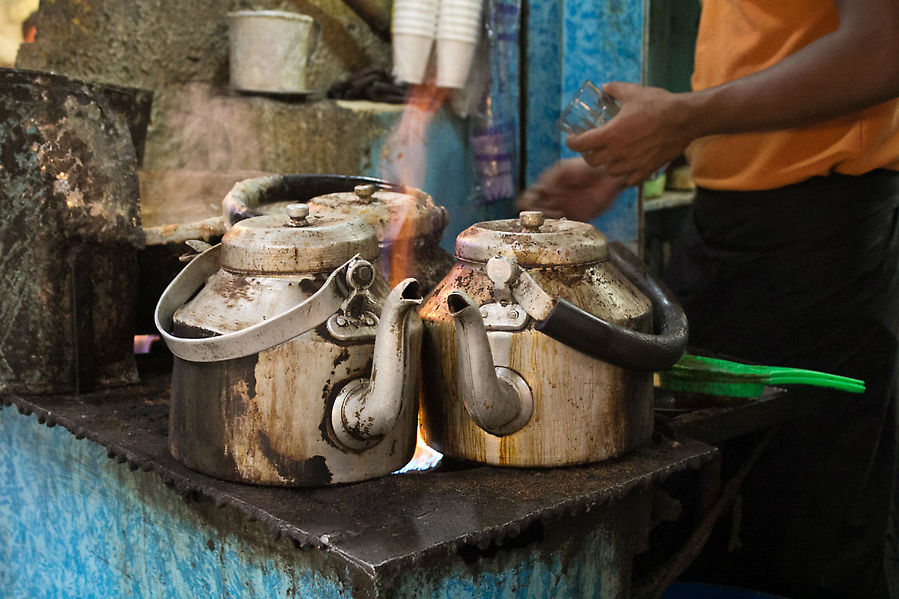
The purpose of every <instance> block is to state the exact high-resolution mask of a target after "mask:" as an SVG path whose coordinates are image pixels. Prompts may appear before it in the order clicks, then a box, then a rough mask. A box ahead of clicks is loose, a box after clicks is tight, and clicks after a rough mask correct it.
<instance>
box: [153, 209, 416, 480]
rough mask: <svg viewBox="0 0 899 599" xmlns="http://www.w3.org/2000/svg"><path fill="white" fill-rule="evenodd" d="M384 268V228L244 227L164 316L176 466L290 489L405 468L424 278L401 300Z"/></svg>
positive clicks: (350, 223) (203, 263)
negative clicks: (380, 265)
mask: <svg viewBox="0 0 899 599" xmlns="http://www.w3.org/2000/svg"><path fill="white" fill-rule="evenodd" d="M378 258H379V249H378V240H377V238H376V236H375V232H374V231H373V230H372V228H371V227H369V226H368V225H366V224H364V223H362V222H361V221H358V220H353V219H346V218H336V217H333V216H316V215H310V214H309V208H308V206H306V205H304V204H296V205H292V206H289V207H287V214H278V215H268V216H259V217H255V218H250V219H247V220H244V221H241V222H240V223H237V224H236V225H235V226H234V227H232V228H231V230H230V231H228V233H227V234H226V235H225V236H224V238H223V240H222V243H221V245H219V246H215V247H214V248H212V249H209V250H207V251H205V252H204V253H202V254H200V255H199V256H198V257H196V258H194V259H193V261H191V262H190V263H189V264H188V265H187V266H186V267H185V268H184V270H183V271H182V272H181V273H180V274H179V275H178V276H177V277H176V278H175V280H174V281H173V282H172V283H171V284H170V285H169V287H168V288H167V289H166V291H165V292H164V293H163V295H162V297H161V298H160V301H159V304H158V305H157V308H156V324H157V327H158V328H159V330H160V333H161V334H162V336H163V338H164V340H165V342H166V344H167V345H168V347H169V348H170V349H171V351H172V353H174V354H175V363H174V368H173V372H172V396H171V407H170V419H169V449H170V451H171V453H172V455H173V456H174V457H175V458H176V459H178V460H179V461H181V462H182V463H183V464H185V465H186V466H188V467H189V468H192V469H195V470H198V471H200V472H204V473H206V474H209V475H211V476H215V477H218V478H223V479H227V480H233V481H238V482H248V483H255V484H264V485H282V486H313V485H328V484H335V483H345V482H352V481H359V480H365V479H368V478H373V477H376V476H380V475H383V474H388V473H390V472H393V471H395V470H397V469H399V468H401V467H402V466H403V465H405V464H406V463H407V462H408V460H409V459H410V458H411V456H412V453H413V451H414V449H415V441H416V428H417V415H418V402H417V398H418V378H419V352H420V344H421V334H422V327H421V321H420V320H419V318H418V316H417V314H416V313H415V310H414V308H417V307H418V305H419V304H420V303H421V296H420V295H419V290H418V283H417V282H416V281H415V280H414V279H406V280H404V281H402V282H400V283H399V284H398V285H397V286H396V287H394V288H393V289H392V290H391V289H390V288H389V287H388V285H387V283H386V282H385V281H384V279H383V278H382V277H381V276H380V275H379V274H378V272H377V268H376V266H375V262H376V260H377V259H378ZM198 289H199V291H198Z"/></svg>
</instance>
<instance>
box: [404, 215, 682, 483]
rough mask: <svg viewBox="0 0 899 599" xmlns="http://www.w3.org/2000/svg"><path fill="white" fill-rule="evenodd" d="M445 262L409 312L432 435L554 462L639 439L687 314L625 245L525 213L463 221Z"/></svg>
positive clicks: (455, 446)
mask: <svg viewBox="0 0 899 599" xmlns="http://www.w3.org/2000/svg"><path fill="white" fill-rule="evenodd" d="M456 258H457V259H458V262H457V263H456V265H455V266H454V267H453V269H452V270H451V271H450V273H449V274H448V275H447V276H446V278H445V279H444V280H443V281H442V282H441V283H440V284H438V286H437V287H436V288H435V289H434V291H433V292H432V293H431V294H430V295H429V296H428V297H427V298H426V299H425V302H424V303H423V304H422V307H421V309H420V310H419V313H420V315H421V317H422V321H423V323H424V326H425V340H424V343H423V345H424V347H423V387H422V422H423V425H424V426H423V435H424V438H425V440H426V442H427V443H428V444H429V445H431V446H433V447H434V448H435V449H437V450H439V451H441V452H443V453H445V454H447V455H450V456H453V457H457V458H463V459H468V460H474V461H479V462H486V463H488V464H494V465H506V466H561V465H567V464H580V463H587V462H594V461H599V460H603V459H606V458H609V457H613V456H616V455H620V454H623V453H625V452H627V451H629V450H631V449H633V448H635V447H637V446H639V445H641V444H642V443H644V442H646V441H647V440H648V439H649V437H650V436H651V434H652V393H653V391H652V378H653V371H655V370H661V369H664V368H667V367H668V366H670V365H671V364H673V363H674V362H676V361H677V359H678V358H679V357H680V355H681V354H682V353H683V351H684V348H685V346H686V342H687V323H686V317H685V316H684V313H683V311H682V310H681V309H680V307H679V306H678V305H677V304H676V303H675V302H674V301H672V300H671V298H670V297H668V295H667V292H666V291H665V290H664V288H663V286H662V285H661V284H659V283H658V282H656V281H655V280H653V279H652V278H651V277H649V276H648V275H647V273H646V271H645V268H642V264H640V263H639V260H637V259H636V257H634V256H633V254H630V252H628V251H627V250H626V249H625V248H624V247H623V246H620V245H617V244H610V243H608V241H607V240H606V238H605V236H604V235H603V234H602V233H600V232H599V231H597V230H596V229H595V228H594V227H592V226H591V225H589V224H586V223H580V222H575V221H568V220H565V219H561V220H544V217H543V214H542V213H540V212H523V213H521V215H520V218H519V219H508V220H499V221H489V222H482V223H478V224H475V225H473V226H471V227H469V228H468V229H466V230H465V231H463V232H462V233H461V234H460V235H459V236H458V238H457V240H456ZM654 329H655V330H654Z"/></svg>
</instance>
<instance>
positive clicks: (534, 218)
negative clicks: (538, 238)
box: [518, 210, 546, 233]
mask: <svg viewBox="0 0 899 599" xmlns="http://www.w3.org/2000/svg"><path fill="white" fill-rule="evenodd" d="M545 221H546V219H545V218H544V216H543V213H542V212H541V211H539V210H525V211H523V212H521V213H519V215H518V222H519V223H521V226H522V227H524V228H525V229H526V230H527V232H528V233H536V232H538V231H539V230H540V227H542V226H543V223H544V222H545Z"/></svg>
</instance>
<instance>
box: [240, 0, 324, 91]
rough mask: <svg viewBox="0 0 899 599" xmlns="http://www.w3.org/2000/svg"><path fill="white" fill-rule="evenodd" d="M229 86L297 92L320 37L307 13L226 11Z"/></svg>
mask: <svg viewBox="0 0 899 599" xmlns="http://www.w3.org/2000/svg"><path fill="white" fill-rule="evenodd" d="M228 17H229V19H230V30H229V40H230V48H231V49H230V54H229V56H228V58H229V62H230V70H231V87H233V88H235V89H238V90H241V91H252V92H267V93H276V94H301V93H306V92H308V91H309V90H308V89H307V86H306V66H307V64H308V63H309V57H310V56H312V53H313V52H315V48H316V47H317V46H318V42H319V40H320V38H321V26H320V25H319V24H318V21H316V20H315V19H313V18H312V17H310V16H309V15H303V14H299V13H295V12H286V11H281V10H241V11H237V12H233V13H230V14H229V15H228Z"/></svg>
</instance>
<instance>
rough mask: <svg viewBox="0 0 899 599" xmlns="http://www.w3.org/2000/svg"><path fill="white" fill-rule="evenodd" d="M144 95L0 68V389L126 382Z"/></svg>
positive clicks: (130, 361) (138, 238) (48, 389)
mask: <svg viewBox="0 0 899 599" xmlns="http://www.w3.org/2000/svg"><path fill="white" fill-rule="evenodd" d="M150 97H151V95H150V94H149V92H143V91H142V90H129V89H126V88H117V87H109V86H101V85H97V84H92V83H86V82H83V81H77V80H74V79H69V78H67V77H62V76H60V75H54V74H51V73H41V72H36V71H21V70H12V69H0V148H2V152H0V323H2V324H0V390H9V391H14V392H24V393H71V392H75V393H78V392H80V391H88V390H91V389H95V388H98V387H105V386H114V385H122V384H128V383H134V382H136V381H137V370H136V367H135V362H134V356H133V352H132V348H133V339H134V304H135V298H136V295H137V285H136V273H137V268H136V263H137V250H138V247H140V246H141V245H142V235H141V230H140V202H139V194H138V179H137V171H136V167H137V154H136V150H135V141H137V144H138V146H140V142H141V140H142V139H143V133H144V131H142V130H141V123H143V126H144V127H145V126H146V120H144V119H143V117H144V116H145V115H148V110H149V98H150Z"/></svg>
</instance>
